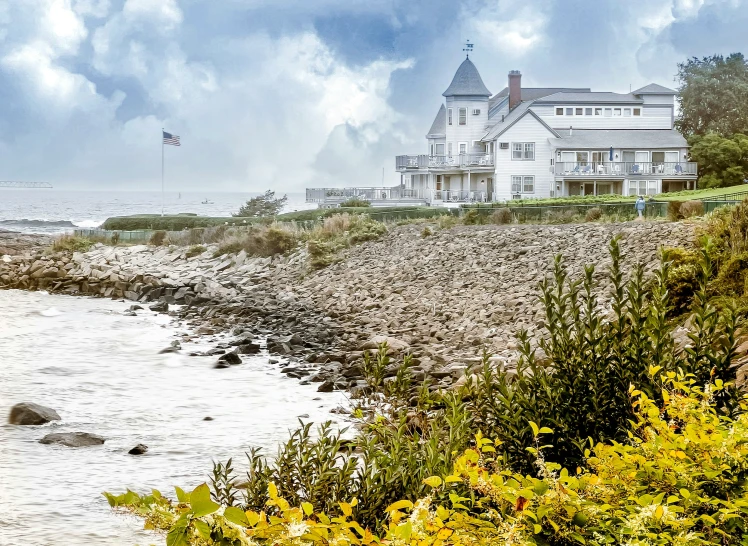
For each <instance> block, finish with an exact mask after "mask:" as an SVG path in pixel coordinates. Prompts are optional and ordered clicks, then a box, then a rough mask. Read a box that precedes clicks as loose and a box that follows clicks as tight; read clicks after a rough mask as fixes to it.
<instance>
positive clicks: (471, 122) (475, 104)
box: [446, 97, 488, 155]
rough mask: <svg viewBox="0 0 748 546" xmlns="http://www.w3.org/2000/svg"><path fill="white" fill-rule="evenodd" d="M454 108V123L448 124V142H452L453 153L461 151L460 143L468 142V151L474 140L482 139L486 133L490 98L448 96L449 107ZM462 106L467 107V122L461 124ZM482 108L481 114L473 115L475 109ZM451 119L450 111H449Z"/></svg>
mask: <svg viewBox="0 0 748 546" xmlns="http://www.w3.org/2000/svg"><path fill="white" fill-rule="evenodd" d="M449 108H452V125H451V126H450V125H447V139H446V141H447V142H451V143H452V154H453V155H457V154H458V153H459V143H460V142H467V143H468V152H470V148H471V146H472V143H473V141H474V140H480V139H481V137H483V135H485V134H486V124H487V123H488V98H485V99H476V100H456V99H455V98H453V97H447V109H449ZM460 108H467V124H466V125H460V110H459V109H460ZM474 109H478V110H480V114H479V115H477V116H474V115H473V110H474ZM447 120H449V113H447Z"/></svg>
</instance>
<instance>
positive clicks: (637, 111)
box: [634, 108, 642, 116]
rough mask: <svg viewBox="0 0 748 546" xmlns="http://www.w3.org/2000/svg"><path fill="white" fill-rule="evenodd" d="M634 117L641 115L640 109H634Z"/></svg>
mask: <svg viewBox="0 0 748 546" xmlns="http://www.w3.org/2000/svg"><path fill="white" fill-rule="evenodd" d="M634 115H635V116H641V115H642V109H641V108H634Z"/></svg>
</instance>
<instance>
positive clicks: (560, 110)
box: [556, 108, 564, 116]
mask: <svg viewBox="0 0 748 546" xmlns="http://www.w3.org/2000/svg"><path fill="white" fill-rule="evenodd" d="M556 115H557V116H563V115H564V109H563V108H556Z"/></svg>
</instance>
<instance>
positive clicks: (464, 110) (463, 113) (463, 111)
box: [459, 108, 467, 125]
mask: <svg viewBox="0 0 748 546" xmlns="http://www.w3.org/2000/svg"><path fill="white" fill-rule="evenodd" d="M459 124H460V125H467V108H460V121H459Z"/></svg>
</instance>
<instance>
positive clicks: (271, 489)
mask: <svg viewBox="0 0 748 546" xmlns="http://www.w3.org/2000/svg"><path fill="white" fill-rule="evenodd" d="M268 495H269V496H270V498H271V499H273V500H275V499H277V498H278V488H277V487H275V484H274V483H273V482H270V484H268Z"/></svg>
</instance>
